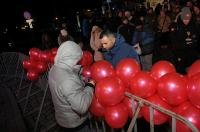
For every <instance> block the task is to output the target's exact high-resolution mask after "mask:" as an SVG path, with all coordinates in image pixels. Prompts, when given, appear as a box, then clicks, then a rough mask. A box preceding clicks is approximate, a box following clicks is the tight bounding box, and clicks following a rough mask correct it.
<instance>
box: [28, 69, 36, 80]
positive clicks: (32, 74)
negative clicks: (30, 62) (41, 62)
mask: <svg viewBox="0 0 200 132" xmlns="http://www.w3.org/2000/svg"><path fill="white" fill-rule="evenodd" d="M26 75H27V78H28V79H29V80H31V81H34V80H37V79H38V77H39V74H38V73H37V71H35V70H29V71H28V72H27V74H26Z"/></svg>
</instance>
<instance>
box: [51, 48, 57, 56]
mask: <svg viewBox="0 0 200 132" xmlns="http://www.w3.org/2000/svg"><path fill="white" fill-rule="evenodd" d="M57 51H58V48H52V49H51V53H52V54H53V55H54V56H55V55H56V54H57Z"/></svg>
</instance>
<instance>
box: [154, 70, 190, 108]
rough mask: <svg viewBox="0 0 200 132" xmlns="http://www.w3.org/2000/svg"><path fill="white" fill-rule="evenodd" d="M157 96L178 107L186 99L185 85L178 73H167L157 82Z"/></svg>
mask: <svg viewBox="0 0 200 132" xmlns="http://www.w3.org/2000/svg"><path fill="white" fill-rule="evenodd" d="M157 91H158V95H159V96H160V97H161V98H162V99H163V100H165V101H166V102H167V103H168V104H170V105H174V106H175V105H179V104H181V103H183V102H185V101H186V100H187V99H188V95H187V83H186V81H185V79H184V78H183V76H181V75H180V74H178V73H168V74H166V75H164V76H163V77H161V78H160V79H159V80H158V89H157Z"/></svg>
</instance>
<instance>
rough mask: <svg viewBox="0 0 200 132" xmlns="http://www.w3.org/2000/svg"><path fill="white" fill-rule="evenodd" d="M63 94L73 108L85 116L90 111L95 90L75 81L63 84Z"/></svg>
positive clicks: (67, 81)
mask: <svg viewBox="0 0 200 132" xmlns="http://www.w3.org/2000/svg"><path fill="white" fill-rule="evenodd" d="M62 92H63V95H64V97H65V99H66V100H67V102H69V103H70V105H71V108H72V109H73V110H74V111H76V112H77V113H79V114H84V113H86V112H87V111H88V108H89V106H90V104H91V101H92V98H93V88H92V86H91V85H86V86H85V87H84V86H83V85H82V84H81V83H79V82H76V81H74V80H72V79H71V80H66V81H65V82H64V83H63V84H62Z"/></svg>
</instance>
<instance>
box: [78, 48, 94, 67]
mask: <svg viewBox="0 0 200 132" xmlns="http://www.w3.org/2000/svg"><path fill="white" fill-rule="evenodd" d="M92 63H93V56H92V53H90V52H89V51H83V56H82V58H81V60H80V61H79V64H80V65H82V66H90V65H91V64H92Z"/></svg>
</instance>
